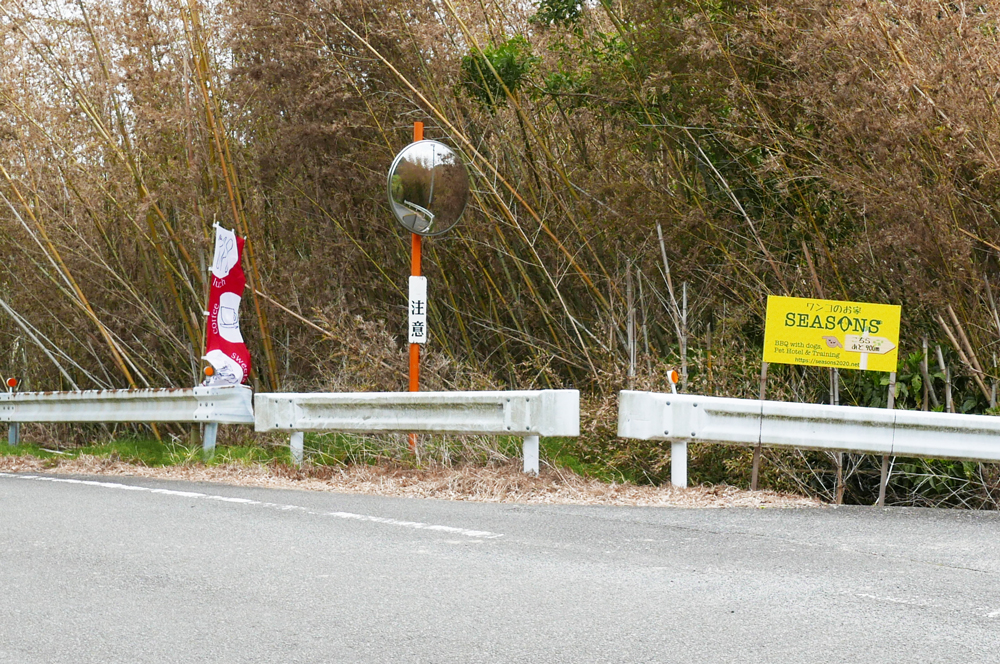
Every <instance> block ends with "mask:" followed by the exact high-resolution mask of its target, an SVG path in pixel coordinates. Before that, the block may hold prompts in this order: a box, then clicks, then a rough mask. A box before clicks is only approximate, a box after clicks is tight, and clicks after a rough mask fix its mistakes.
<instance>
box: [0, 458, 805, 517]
mask: <svg viewBox="0 0 1000 664" xmlns="http://www.w3.org/2000/svg"><path fill="white" fill-rule="evenodd" d="M0 471H3V472H23V473H59V474H67V475H108V476H119V477H121V476H131V477H151V478H158V479H169V480H185V481H191V482H216V483H220V484H231V485H235V486H256V487H271V488H280V489H301V490H305V491H332V492H339V493H354V494H368V495H379V496H397V497H412V498H436V499H440V500H468V501H479V502H491V503H528V504H563V505H634V506H663V507H696V508H705V507H713V508H723V507H762V508H763V507H785V508H788V507H821V506H823V503H821V502H820V501H818V500H815V499H812V498H806V497H803V496H797V495H791V494H781V493H777V492H774V491H756V492H751V491H745V490H743V489H738V488H736V487H732V486H698V487H690V488H686V489H678V488H675V487H672V486H660V487H654V486H637V485H633V484H614V483H611V484H609V483H605V482H600V481H598V480H595V479H590V478H585V477H581V476H579V475H577V474H575V473H572V472H570V471H568V470H565V469H555V468H545V469H543V470H542V473H541V474H540V476H539V477H530V476H527V475H525V474H523V473H522V472H520V471H519V469H518V468H516V467H514V466H503V467H482V466H466V467H454V468H452V467H434V468H426V469H414V468H406V467H400V466H392V465H389V464H382V465H377V466H358V465H353V466H346V467H329V466H307V467H305V468H303V469H298V468H294V467H290V466H286V465H261V464H256V465H241V464H229V465H213V466H205V465H202V464H189V465H181V466H165V467H149V466H142V465H136V464H131V463H125V462H123V461H119V460H115V459H108V458H102V457H93V456H86V455H82V456H81V457H80V458H78V459H39V458H36V457H30V456H17V457H15V456H7V457H0Z"/></svg>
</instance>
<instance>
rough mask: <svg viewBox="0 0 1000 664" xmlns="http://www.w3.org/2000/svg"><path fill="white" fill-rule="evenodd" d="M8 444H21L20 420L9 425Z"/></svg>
mask: <svg viewBox="0 0 1000 664" xmlns="http://www.w3.org/2000/svg"><path fill="white" fill-rule="evenodd" d="M7 444H8V445H20V444H21V425H20V424H19V423H18V422H12V423H11V424H10V425H8V427H7Z"/></svg>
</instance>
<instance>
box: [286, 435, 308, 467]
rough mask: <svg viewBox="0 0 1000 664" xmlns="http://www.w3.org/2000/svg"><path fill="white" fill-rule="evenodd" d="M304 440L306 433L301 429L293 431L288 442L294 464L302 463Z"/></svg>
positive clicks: (299, 464)
mask: <svg viewBox="0 0 1000 664" xmlns="http://www.w3.org/2000/svg"><path fill="white" fill-rule="evenodd" d="M305 441H306V434H305V432H303V431H293V432H292V440H291V442H290V443H289V449H290V450H291V452H292V462H293V463H294V464H295V465H296V466H301V465H302V459H303V457H304V456H305V454H304V451H305Z"/></svg>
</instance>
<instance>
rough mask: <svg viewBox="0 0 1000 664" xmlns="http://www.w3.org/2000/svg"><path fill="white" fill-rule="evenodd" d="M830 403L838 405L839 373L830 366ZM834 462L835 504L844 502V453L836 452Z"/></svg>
mask: <svg viewBox="0 0 1000 664" xmlns="http://www.w3.org/2000/svg"><path fill="white" fill-rule="evenodd" d="M830 405H831V406H839V405H840V373H839V372H838V371H837V369H836V367H830ZM834 464H836V467H837V484H836V486H835V487H834V502H835V503H836V504H837V505H842V504H843V503H844V453H843V452H837V454H836V456H834Z"/></svg>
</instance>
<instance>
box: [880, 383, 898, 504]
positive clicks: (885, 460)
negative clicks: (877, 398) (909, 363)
mask: <svg viewBox="0 0 1000 664" xmlns="http://www.w3.org/2000/svg"><path fill="white" fill-rule="evenodd" d="M895 407H896V372H895V371H893V372H892V373H890V374H889V398H888V401H887V403H886V408H888V409H889V410H892V409H893V408H895ZM888 484H889V455H888V454H883V455H882V473H881V477H880V479H879V483H878V506H879V507H885V488H886V485H888Z"/></svg>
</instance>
